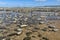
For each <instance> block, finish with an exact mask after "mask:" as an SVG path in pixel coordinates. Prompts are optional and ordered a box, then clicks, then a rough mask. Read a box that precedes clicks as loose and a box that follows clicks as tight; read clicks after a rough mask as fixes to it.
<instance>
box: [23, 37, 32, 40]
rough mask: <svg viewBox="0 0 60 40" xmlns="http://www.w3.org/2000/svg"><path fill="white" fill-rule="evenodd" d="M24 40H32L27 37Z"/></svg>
mask: <svg viewBox="0 0 60 40" xmlns="http://www.w3.org/2000/svg"><path fill="white" fill-rule="evenodd" d="M23 40H31V37H25V38H24V39H23Z"/></svg>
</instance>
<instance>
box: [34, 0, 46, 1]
mask: <svg viewBox="0 0 60 40" xmlns="http://www.w3.org/2000/svg"><path fill="white" fill-rule="evenodd" d="M35 1H47V0H35Z"/></svg>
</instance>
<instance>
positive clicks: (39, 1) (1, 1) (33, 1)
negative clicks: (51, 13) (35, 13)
mask: <svg viewBox="0 0 60 40" xmlns="http://www.w3.org/2000/svg"><path fill="white" fill-rule="evenodd" d="M48 5H60V0H0V7H35V6H48Z"/></svg>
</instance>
